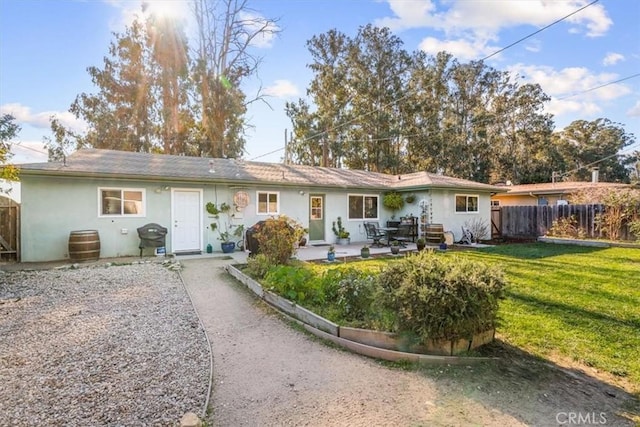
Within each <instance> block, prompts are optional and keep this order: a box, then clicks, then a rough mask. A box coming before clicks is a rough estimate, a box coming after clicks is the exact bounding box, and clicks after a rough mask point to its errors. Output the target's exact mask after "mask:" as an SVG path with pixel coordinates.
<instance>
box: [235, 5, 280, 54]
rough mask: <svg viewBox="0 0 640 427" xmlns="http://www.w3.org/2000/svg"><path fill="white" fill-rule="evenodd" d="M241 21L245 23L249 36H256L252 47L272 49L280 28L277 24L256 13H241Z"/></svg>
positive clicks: (251, 42)
mask: <svg viewBox="0 0 640 427" xmlns="http://www.w3.org/2000/svg"><path fill="white" fill-rule="evenodd" d="M240 19H241V20H243V21H244V22H243V23H244V27H245V28H246V30H247V33H248V34H251V35H253V34H256V36H255V37H254V38H253V40H251V41H250V43H249V44H250V45H251V46H254V47H257V48H263V49H264V48H270V47H271V46H272V45H273V41H274V40H275V38H276V35H277V34H278V32H279V31H280V28H279V27H278V25H276V23H275V22H274V21H272V20H270V19H267V18H265V17H264V16H261V15H258V14H256V13H247V12H243V13H240Z"/></svg>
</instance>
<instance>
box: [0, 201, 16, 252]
mask: <svg viewBox="0 0 640 427" xmlns="http://www.w3.org/2000/svg"><path fill="white" fill-rule="evenodd" d="M19 218H20V207H19V206H18V205H13V206H2V205H0V260H13V261H19V260H20V223H19Z"/></svg>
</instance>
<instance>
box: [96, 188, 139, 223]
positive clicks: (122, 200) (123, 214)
mask: <svg viewBox="0 0 640 427" xmlns="http://www.w3.org/2000/svg"><path fill="white" fill-rule="evenodd" d="M103 191H119V192H120V213H117V214H105V213H103V211H104V210H103V205H102V201H103V198H102V192H103ZM125 192H139V193H140V196H141V200H140V210H141V212H140V213H135V214H128V213H126V212H125V208H124V203H125V202H126V199H125V198H124V193H125ZM146 216H147V190H146V189H145V188H132V187H98V218H144V217H146Z"/></svg>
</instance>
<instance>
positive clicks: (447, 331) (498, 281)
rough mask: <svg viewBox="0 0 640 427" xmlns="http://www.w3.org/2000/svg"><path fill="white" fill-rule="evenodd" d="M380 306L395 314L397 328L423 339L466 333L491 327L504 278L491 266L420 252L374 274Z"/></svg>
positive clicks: (454, 337)
mask: <svg viewBox="0 0 640 427" xmlns="http://www.w3.org/2000/svg"><path fill="white" fill-rule="evenodd" d="M379 281H380V286H381V288H382V292H381V298H382V300H381V303H382V305H383V306H384V307H385V308H387V309H389V310H392V311H394V312H395V313H396V315H397V319H396V322H397V331H398V332H401V333H402V332H407V333H411V334H415V335H417V336H418V337H420V339H422V340H423V341H426V340H428V339H451V340H455V339H462V338H471V337H472V336H473V335H474V334H475V333H478V332H482V331H486V330H488V329H491V328H494V327H495V326H496V323H497V311H498V302H499V300H500V299H501V298H502V297H503V292H504V287H505V284H506V282H505V278H504V275H503V273H502V271H501V270H500V269H499V268H498V267H495V266H489V265H486V264H484V263H480V262H476V261H472V260H468V259H465V258H460V257H455V256H453V257H449V256H441V255H438V254H435V253H434V252H433V251H422V252H419V253H418V254H416V255H411V256H408V257H406V258H405V259H403V260H401V261H399V262H397V263H394V264H391V265H390V266H389V267H387V268H386V269H384V270H383V271H382V273H381V274H380V276H379Z"/></svg>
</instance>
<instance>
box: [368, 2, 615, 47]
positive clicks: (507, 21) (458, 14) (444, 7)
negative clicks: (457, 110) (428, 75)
mask: <svg viewBox="0 0 640 427" xmlns="http://www.w3.org/2000/svg"><path fill="white" fill-rule="evenodd" d="M387 2H388V3H389V7H390V9H391V11H392V12H393V15H394V16H392V17H386V18H382V19H379V20H377V21H376V22H375V24H376V25H379V26H386V27H389V28H391V29H392V30H396V31H400V30H405V29H412V28H429V29H433V30H436V31H441V32H443V33H444V37H443V38H444V40H443V41H438V40H437V39H435V38H434V37H427V38H425V39H424V40H423V41H422V42H421V43H420V48H421V49H423V50H425V51H426V52H428V53H434V52H438V51H440V50H447V51H449V52H451V53H453V54H454V55H456V56H459V55H460V56H461V57H464V58H465V59H479V58H482V57H484V56H486V55H487V54H489V53H492V52H495V51H496V50H498V49H499V48H493V47H489V45H490V44H491V43H492V44H494V45H495V44H497V41H498V40H499V37H498V35H499V33H500V31H501V30H503V29H507V28H513V27H517V26H521V25H522V26H528V27H531V30H534V29H538V28H542V27H544V26H545V25H549V24H551V23H552V22H554V21H556V20H558V19H560V18H562V17H563V16H566V15H568V14H570V13H572V12H575V11H576V10H578V9H579V8H580V7H582V6H584V5H585V4H586V1H585V0H567V1H545V0H531V1H499V0H474V1H468V0H451V1H449V2H440V3H438V4H436V3H435V2H434V1H432V0H415V1H407V0H387ZM564 24H565V27H566V25H571V27H570V28H569V29H568V30H567V31H569V32H570V33H585V34H586V35H587V36H589V37H596V36H602V35H604V34H605V33H606V32H607V31H608V29H609V27H611V25H612V24H613V23H612V21H611V19H610V18H609V17H608V16H607V13H606V10H605V9H604V7H603V6H602V5H600V4H595V5H592V6H590V7H588V8H586V9H584V10H583V11H581V12H580V13H577V14H575V15H573V16H571V17H570V18H568V19H567V20H566V21H565V22H564ZM471 48H473V49H474V50H475V55H472V54H471V52H470V49H471ZM525 49H527V50H529V51H532V52H538V51H539V50H540V49H541V46H540V42H539V41H530V42H528V44H527V45H526V47H525Z"/></svg>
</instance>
